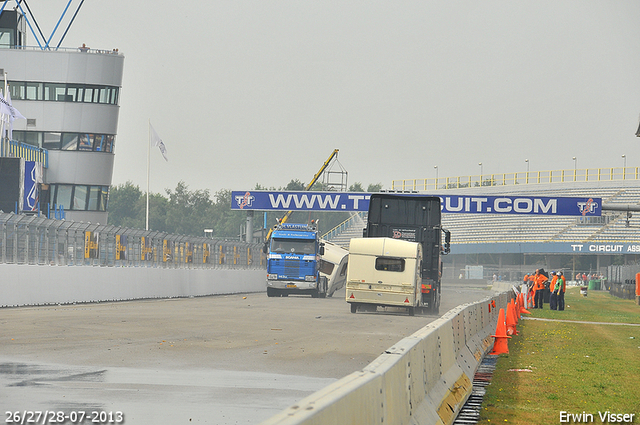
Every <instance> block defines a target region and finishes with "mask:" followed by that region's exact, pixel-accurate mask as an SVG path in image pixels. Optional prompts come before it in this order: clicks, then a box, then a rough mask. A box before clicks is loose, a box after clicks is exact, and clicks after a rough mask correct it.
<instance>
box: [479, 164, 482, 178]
mask: <svg viewBox="0 0 640 425" xmlns="http://www.w3.org/2000/svg"><path fill="white" fill-rule="evenodd" d="M478 165H479V166H480V178H482V162H478Z"/></svg>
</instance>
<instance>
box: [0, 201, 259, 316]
mask: <svg viewBox="0 0 640 425" xmlns="http://www.w3.org/2000/svg"><path fill="white" fill-rule="evenodd" d="M261 248H262V246H261V245H260V244H250V243H246V242H239V241H225V240H220V239H210V238H204V237H195V236H185V235H172V234H168V233H165V232H156V231H146V230H140V229H128V228H123V227H117V226H108V225H100V224H92V223H82V222H74V221H65V220H50V219H48V218H45V217H38V216H35V215H32V216H30V215H22V214H13V213H8V214H6V213H2V212H0V276H2V278H1V279H0V307H13V306H25V305H45V304H68V303H78V302H95V301H118V300H133V299H144V298H171V297H186V296H204V295H214V294H230V293H240V292H261V291H264V290H265V288H266V286H265V278H266V275H265V270H264V268H265V267H264V264H265V262H264V255H263V253H262V249H261Z"/></svg>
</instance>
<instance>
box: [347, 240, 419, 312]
mask: <svg viewBox="0 0 640 425" xmlns="http://www.w3.org/2000/svg"><path fill="white" fill-rule="evenodd" d="M421 263H422V246H421V245H420V244H419V243H417V242H409V241H405V240H401V239H391V238H356V239H351V243H350V245H349V263H348V267H347V292H346V300H347V302H348V303H350V304H351V312H352V313H355V312H356V311H357V310H358V309H362V310H371V311H375V310H376V308H377V306H394V307H407V309H408V311H409V315H411V316H413V315H414V314H415V309H416V307H418V308H419V307H422V306H423V304H422V294H421V293H422V287H421V284H422V277H421V275H420V273H421V269H422V264H421Z"/></svg>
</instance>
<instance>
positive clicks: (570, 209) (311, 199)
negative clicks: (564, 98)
mask: <svg viewBox="0 0 640 425" xmlns="http://www.w3.org/2000/svg"><path fill="white" fill-rule="evenodd" d="M399 195H403V194H399ZM406 195H408V196H437V197H439V198H440V201H441V205H442V212H443V213H456V214H522V215H524V214H533V215H562V216H586V217H597V216H600V214H601V212H602V200H601V199H600V198H563V197H537V196H474V195H467V196H461V195H425V194H415V193H412V194H406ZM370 198H371V193H364V192H276V191H273V192H272V191H233V192H231V209H232V210H257V211H368V210H369V199H370Z"/></svg>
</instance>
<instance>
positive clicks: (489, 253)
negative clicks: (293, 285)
mask: <svg viewBox="0 0 640 425" xmlns="http://www.w3.org/2000/svg"><path fill="white" fill-rule="evenodd" d="M638 175H639V174H638V170H637V169H635V168H634V169H624V170H622V172H620V171H615V170H614V169H604V170H597V171H594V170H591V171H590V170H561V171H555V172H545V176H547V178H546V179H541V178H539V176H540V174H539V173H538V178H529V177H530V176H526V177H527V179H526V180H523V178H522V176H519V177H517V178H514V179H507V178H505V177H500V176H491V178H490V180H485V179H482V178H479V179H477V184H464V185H460V184H457V185H451V184H444V185H439V184H438V185H436V184H435V182H429V181H428V180H426V179H425V180H417V181H409V182H407V181H402V183H403V184H402V187H403V189H404V190H400V191H415V192H418V193H422V194H429V195H449V196H450V195H452V194H454V195H457V194H459V195H460V196H469V195H474V196H500V195H504V196H544V197H580V198H584V197H588V198H601V199H602V203H603V204H604V205H607V206H608V207H611V206H619V207H620V210H609V209H607V210H604V211H602V216H601V217H569V216H540V215H527V216H522V215H508V214H505V215H499V214H443V218H442V221H443V227H444V228H446V229H448V230H450V231H451V234H452V237H451V254H450V255H449V256H447V257H445V258H446V259H445V261H446V263H445V271H446V272H445V273H446V274H447V275H448V276H446V277H448V278H453V277H454V276H455V277H457V276H458V275H459V273H460V270H463V268H464V267H465V266H466V265H478V264H484V265H487V264H488V265H490V267H489V270H506V271H507V273H506V276H516V275H518V274H523V273H524V272H530V271H532V270H533V269H534V268H535V266H536V265H539V266H542V267H545V268H546V269H549V270H554V269H555V270H557V269H564V270H567V271H570V272H575V271H576V270H578V271H587V272H589V271H599V270H604V269H606V267H607V266H609V265H612V264H635V263H638V262H639V260H640V212H636V213H633V212H632V213H628V212H627V211H626V209H627V206H631V207H632V208H633V207H636V208H639V207H640V179H638ZM511 176H513V175H511ZM516 176H518V175H517V174H516ZM553 176H563V178H562V179H557V178H555V177H553ZM565 176H571V177H572V178H571V179H568V178H565ZM581 176H582V178H580V177H581ZM593 176H598V177H603V178H598V179H595V180H594V179H593ZM616 176H618V177H619V178H616ZM441 180H443V181H447V182H451V181H457V182H460V181H469V182H473V179H471V178H467V177H465V178H460V177H454V178H446V179H441ZM480 182H482V183H480ZM486 182H490V183H491V184H486ZM418 183H419V184H418ZM497 183H500V184H499V185H498V184H497ZM436 186H437V187H438V189H435V187H436ZM393 187H395V188H396V190H398V189H400V186H399V185H397V184H396V181H394V184H393ZM429 187H432V189H431V190H429ZM365 220H366V218H365ZM352 221H353V222H354V225H353V226H351V227H352V228H350V230H349V229H347V230H345V231H344V232H342V236H340V235H336V236H334V238H332V239H331V240H334V239H336V240H339V244H341V245H343V246H345V245H348V239H349V237H357V236H359V235H360V234H361V229H362V227H363V226H362V224H361V223H359V222H358V221H355V220H352ZM347 227H348V226H347ZM347 235H348V236H347ZM447 269H448V271H447ZM530 269H531V270H530ZM490 273H491V274H493V271H492V272H490ZM518 279H519V277H518Z"/></svg>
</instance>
